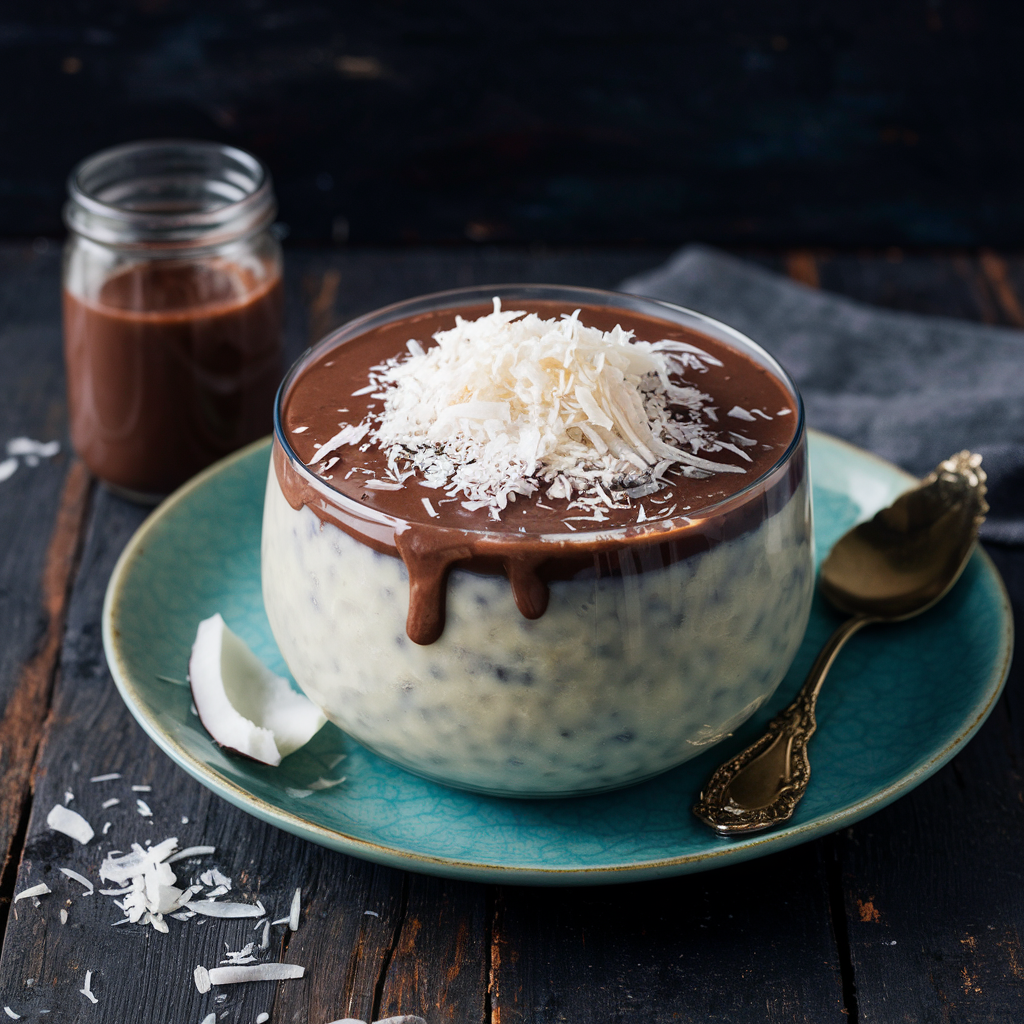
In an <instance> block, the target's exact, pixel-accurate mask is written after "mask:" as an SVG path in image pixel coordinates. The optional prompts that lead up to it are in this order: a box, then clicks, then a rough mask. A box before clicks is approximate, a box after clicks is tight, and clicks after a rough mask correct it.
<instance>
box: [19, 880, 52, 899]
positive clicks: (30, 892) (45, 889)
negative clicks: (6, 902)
mask: <svg viewBox="0 0 1024 1024" xmlns="http://www.w3.org/2000/svg"><path fill="white" fill-rule="evenodd" d="M51 891H52V890H51V889H50V887H49V886H48V885H47V884H46V883H45V882H40V883H39V884H38V885H31V886H29V887H28V888H27V889H22V890H21V892H19V893H18V894H17V895H16V896H15V897H14V902H15V903H17V902H18V900H27V899H31V898H32V897H33V896H45V895H46V894H47V893H49V892H51Z"/></svg>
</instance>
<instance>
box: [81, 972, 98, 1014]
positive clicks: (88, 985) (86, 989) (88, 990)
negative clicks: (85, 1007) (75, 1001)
mask: <svg viewBox="0 0 1024 1024" xmlns="http://www.w3.org/2000/svg"><path fill="white" fill-rule="evenodd" d="M78 991H79V992H81V993H82V995H83V996H85V998H86V999H88V1000H89V1002H90V1003H92V1004H93V1005H94V1006H95V1005H96V1003H98V1002H99V1000H98V999H97V998H96V997H95V996H94V995H93V994H92V971H86V972H85V984H84V985H83V986H82V987H81V988H80V989H79V990H78Z"/></svg>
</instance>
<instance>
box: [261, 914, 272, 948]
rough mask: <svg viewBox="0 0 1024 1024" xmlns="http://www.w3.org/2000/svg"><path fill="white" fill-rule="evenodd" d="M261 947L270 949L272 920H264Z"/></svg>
mask: <svg viewBox="0 0 1024 1024" xmlns="http://www.w3.org/2000/svg"><path fill="white" fill-rule="evenodd" d="M260 949H270V922H269V921H264V922H263V937H262V938H261V939H260Z"/></svg>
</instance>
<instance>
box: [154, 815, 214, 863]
mask: <svg viewBox="0 0 1024 1024" xmlns="http://www.w3.org/2000/svg"><path fill="white" fill-rule="evenodd" d="M182 824H185V825H187V824H188V822H187V821H186V822H183V823H182ZM216 852H217V847H216V846H186V847H185V849H184V850H179V851H178V852H177V853H175V854H173V855H172V856H170V857H168V858H167V859H166V860H165V861H164V863H165V864H173V863H174V862H175V861H179V860H185V858H186V857H205V856H207V855H208V854H211V853H216Z"/></svg>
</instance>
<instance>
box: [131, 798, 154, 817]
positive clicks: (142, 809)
mask: <svg viewBox="0 0 1024 1024" xmlns="http://www.w3.org/2000/svg"><path fill="white" fill-rule="evenodd" d="M135 806H136V807H137V808H138V811H139V814H141V815H142V816H143V817H144V818H152V817H153V812H152V811H151V810H150V809H149V804H147V803H146V801H145V800H136V801H135Z"/></svg>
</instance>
